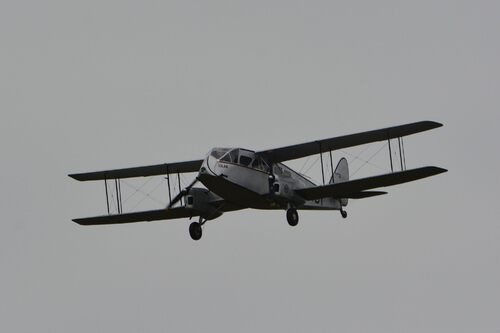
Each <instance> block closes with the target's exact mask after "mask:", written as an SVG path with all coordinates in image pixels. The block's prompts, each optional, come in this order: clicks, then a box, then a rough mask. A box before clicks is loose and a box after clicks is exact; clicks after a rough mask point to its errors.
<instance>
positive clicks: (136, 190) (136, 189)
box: [122, 178, 153, 203]
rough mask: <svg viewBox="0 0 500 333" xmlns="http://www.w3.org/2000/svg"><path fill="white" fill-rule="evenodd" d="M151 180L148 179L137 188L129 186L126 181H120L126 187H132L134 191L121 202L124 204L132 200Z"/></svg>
mask: <svg viewBox="0 0 500 333" xmlns="http://www.w3.org/2000/svg"><path fill="white" fill-rule="evenodd" d="M151 179H153V178H149V179H148V180H146V181H145V182H144V183H143V184H142V185H141V186H139V187H137V188H136V187H135V186H132V185H131V184H128V183H127V182H126V181H124V180H123V179H122V182H123V183H125V184H126V185H128V186H130V187H132V188H133V189H135V191H134V192H133V193H132V194H130V195H129V196H128V197H127V198H126V199H125V200H124V201H123V202H124V203H125V202H127V200H128V199H130V198H132V197H133V196H134V195H135V194H136V193H137V192H139V191H140V190H141V189H142V188H143V187H144V186H146V185H147V184H148V183H149V182H150V181H151Z"/></svg>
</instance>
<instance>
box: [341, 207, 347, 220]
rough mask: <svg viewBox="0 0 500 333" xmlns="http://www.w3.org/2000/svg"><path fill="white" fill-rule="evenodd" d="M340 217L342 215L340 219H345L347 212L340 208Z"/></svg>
mask: <svg viewBox="0 0 500 333" xmlns="http://www.w3.org/2000/svg"><path fill="white" fill-rule="evenodd" d="M340 215H342V218H344V219H345V218H347V212H346V211H345V210H343V209H342V207H341V208H340Z"/></svg>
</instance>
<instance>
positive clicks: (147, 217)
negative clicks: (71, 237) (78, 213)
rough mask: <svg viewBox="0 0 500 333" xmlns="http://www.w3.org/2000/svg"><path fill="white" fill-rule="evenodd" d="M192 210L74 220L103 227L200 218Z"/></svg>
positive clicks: (180, 208)
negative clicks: (102, 225) (103, 225)
mask: <svg viewBox="0 0 500 333" xmlns="http://www.w3.org/2000/svg"><path fill="white" fill-rule="evenodd" d="M198 215H199V214H197V213H196V212H195V211H193V210H192V209H186V208H185V207H176V208H170V209H158V210H148V211H143V212H134V213H125V214H116V215H102V216H95V217H86V218H81V219H74V220H73V222H76V223H78V224H80V225H101V224H120V223H133V222H149V221H158V220H171V219H179V218H184V217H192V216H198Z"/></svg>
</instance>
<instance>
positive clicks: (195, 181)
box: [167, 178, 198, 209]
mask: <svg viewBox="0 0 500 333" xmlns="http://www.w3.org/2000/svg"><path fill="white" fill-rule="evenodd" d="M197 182H198V178H195V179H194V180H193V181H192V182H191V184H189V185H188V186H187V187H186V188H184V189H183V190H182V191H180V192H179V194H177V195H176V196H175V197H174V199H173V200H172V201H170V203H169V204H168V206H167V209H170V208H172V207H173V206H174V205H175V204H176V203H178V202H179V200H181V199H182V197H183V196H185V195H186V194H188V193H189V190H191V187H193V186H194V184H196V183H197Z"/></svg>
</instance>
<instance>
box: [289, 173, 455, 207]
mask: <svg viewBox="0 0 500 333" xmlns="http://www.w3.org/2000/svg"><path fill="white" fill-rule="evenodd" d="M446 171H447V170H446V169H443V168H438V167H434V166H428V167H422V168H417V169H411V170H405V171H399V172H393V173H389V174H385V175H380V176H373V177H367V178H360V179H354V180H349V181H346V182H342V183H334V184H329V185H323V186H316V187H308V188H303V189H299V190H295V192H296V193H297V194H299V195H300V196H302V197H303V198H304V199H306V200H316V199H321V198H331V197H333V198H339V199H340V198H353V199H361V198H367V197H371V196H374V195H379V194H385V192H363V191H365V190H369V189H374V188H378V187H386V186H392V185H398V184H403V183H407V182H411V181H414V180H418V179H422V178H426V177H430V176H434V175H437V174H440V173H443V172H446ZM365 194H366V195H365Z"/></svg>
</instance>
